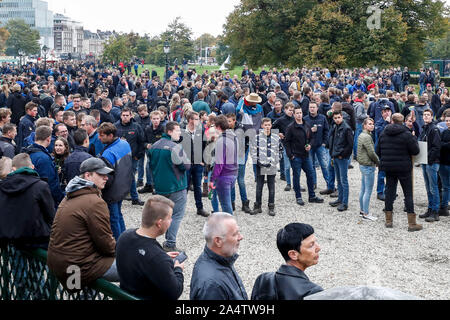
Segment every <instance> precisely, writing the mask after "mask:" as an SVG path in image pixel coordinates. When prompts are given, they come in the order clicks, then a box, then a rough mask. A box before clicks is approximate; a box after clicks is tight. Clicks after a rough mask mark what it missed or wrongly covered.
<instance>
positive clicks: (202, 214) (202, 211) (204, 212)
mask: <svg viewBox="0 0 450 320" xmlns="http://www.w3.org/2000/svg"><path fill="white" fill-rule="evenodd" d="M197 214H198V215H199V216H202V217H205V218H206V217H209V213H208V212H206V211H205V210H204V209H203V208H202V209H197Z"/></svg>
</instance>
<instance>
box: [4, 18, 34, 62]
mask: <svg viewBox="0 0 450 320" xmlns="http://www.w3.org/2000/svg"><path fill="white" fill-rule="evenodd" d="M5 28H6V30H7V31H8V32H9V34H10V36H9V38H8V40H6V47H7V49H6V52H7V54H9V55H13V56H17V55H18V54H19V51H23V52H24V53H25V54H27V55H32V54H38V53H39V51H40V45H39V39H40V38H41V36H40V34H39V31H37V30H34V29H32V28H31V27H30V26H29V25H28V24H26V23H25V21H24V20H22V19H13V20H9V21H8V23H7V24H6V25H5Z"/></svg>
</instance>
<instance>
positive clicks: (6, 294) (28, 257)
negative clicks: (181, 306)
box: [0, 244, 138, 300]
mask: <svg viewBox="0 0 450 320" xmlns="http://www.w3.org/2000/svg"><path fill="white" fill-rule="evenodd" d="M0 300H138V299H137V298H136V297H134V296H132V295H130V294H128V293H126V292H125V291H123V290H122V289H120V288H119V287H118V286H117V285H115V284H113V283H111V282H108V281H106V280H104V279H98V280H96V281H95V282H93V283H92V284H91V285H90V286H89V287H85V288H83V289H82V290H81V291H79V292H76V293H72V292H69V291H67V290H65V289H64V288H63V286H62V285H61V283H60V282H59V281H58V279H57V278H56V276H55V275H54V274H53V273H52V272H51V271H50V270H49V268H48V266H47V251H45V250H42V249H37V250H18V249H16V248H15V247H14V246H12V245H10V244H8V245H4V246H0Z"/></svg>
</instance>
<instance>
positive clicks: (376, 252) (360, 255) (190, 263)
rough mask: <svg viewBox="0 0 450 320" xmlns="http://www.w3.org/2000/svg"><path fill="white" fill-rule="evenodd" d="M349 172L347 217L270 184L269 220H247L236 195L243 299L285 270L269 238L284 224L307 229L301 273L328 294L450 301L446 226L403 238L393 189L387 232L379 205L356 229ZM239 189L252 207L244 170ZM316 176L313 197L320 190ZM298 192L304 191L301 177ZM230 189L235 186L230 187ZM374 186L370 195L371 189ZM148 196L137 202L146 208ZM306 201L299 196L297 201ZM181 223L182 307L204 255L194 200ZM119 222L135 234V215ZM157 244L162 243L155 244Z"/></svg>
mask: <svg viewBox="0 0 450 320" xmlns="http://www.w3.org/2000/svg"><path fill="white" fill-rule="evenodd" d="M353 165H354V166H355V168H354V169H351V170H349V184H350V202H349V210H348V211H346V212H344V213H340V212H338V211H337V210H336V209H335V208H332V207H330V206H329V205H328V202H329V201H332V199H330V198H329V197H328V196H320V197H324V199H325V203H324V204H309V203H306V205H305V206H304V207H300V206H298V205H297V204H296V203H295V195H294V192H293V191H290V192H285V191H283V189H284V187H285V182H284V181H280V180H279V179H278V178H277V183H276V201H275V203H276V213H277V214H276V216H275V217H270V216H268V215H267V204H264V205H263V213H262V214H259V215H256V216H250V215H248V214H245V213H244V212H242V211H241V210H240V209H241V208H240V207H241V202H240V199H239V192H237V196H238V199H239V200H237V201H236V207H237V208H236V209H237V212H235V216H236V217H237V220H238V225H239V227H240V229H241V233H242V235H243V237H244V239H243V240H242V241H241V245H240V249H239V255H240V257H239V259H238V260H237V262H236V264H235V267H236V269H237V271H238V273H239V274H240V276H241V278H242V280H243V282H244V285H245V288H246V290H247V293H248V295H249V296H250V295H251V291H252V288H253V284H254V281H255V279H256V277H257V276H258V275H259V274H261V273H263V272H267V271H275V270H276V269H278V267H279V266H280V265H281V264H282V263H283V262H284V261H283V259H282V257H281V255H280V253H279V252H278V250H277V247H276V233H277V231H278V230H279V229H280V228H282V227H284V226H285V225H286V224H288V223H291V222H302V223H308V224H311V225H312V226H313V227H314V229H315V235H316V237H317V238H318V241H319V244H320V246H321V252H320V261H319V263H318V264H317V265H316V266H314V267H311V268H310V269H308V270H307V271H306V273H307V275H308V276H309V278H310V279H311V281H313V282H315V283H317V284H319V285H321V286H322V287H323V288H324V289H330V288H334V287H338V286H345V285H350V286H354V285H374V286H382V287H388V288H393V289H397V290H400V291H403V292H405V293H409V294H412V295H415V296H417V297H420V298H424V299H450V276H449V273H448V272H449V266H450V241H449V238H450V237H449V236H450V218H448V217H444V218H442V217H441V221H440V222H435V223H426V222H425V221H423V220H422V219H418V220H421V221H420V222H419V223H421V224H422V225H423V226H424V230H422V231H419V232H412V233H410V232H408V231H407V227H408V224H407V218H406V213H404V212H403V194H402V192H401V188H400V185H399V186H398V195H399V198H398V200H397V201H396V202H395V204H394V228H393V229H386V228H385V227H384V221H385V220H384V213H383V211H382V209H383V208H384V203H383V202H381V201H379V200H377V199H376V192H375V190H374V193H373V195H372V199H371V206H370V209H371V213H372V214H373V215H376V216H378V217H379V220H377V221H374V222H371V221H362V220H361V218H360V217H359V200H358V199H359V190H360V185H361V183H360V177H361V174H360V171H359V166H358V164H357V163H356V162H354V163H353ZM248 169H250V170H247V176H246V185H247V193H248V196H249V199H250V200H251V203H252V206H253V201H254V200H255V195H256V191H255V188H256V184H255V183H254V180H253V179H252V176H253V172H252V170H251V167H250V164H248ZM414 171H415V178H414V179H415V180H414V181H415V186H414V187H415V189H414V204H415V208H416V213H423V212H424V211H425V210H426V204H427V197H426V191H425V186H424V184H423V176H422V170H421V169H420V168H415V169H414ZM317 173H318V188H317V191H319V190H323V189H325V187H326V185H325V182H324V180H323V178H322V176H321V172H320V169H318V170H317ZM301 183H302V186H306V178H305V175H304V173H302V177H301ZM236 187H237V186H236ZM375 188H376V186H375V187H374V189H375ZM267 197H268V191H267V187H265V189H264V195H263V203H264V202H265V203H267ZM147 198H148V195H145V196H144V197H142V199H143V200H146V199H147ZM306 198H307V195H306V194H304V195H303V200H305V199H306ZM203 203H204V205H205V209H206V210H208V211H209V210H211V204H210V202H209V200H208V199H207V198H203ZM186 208H187V209H186V215H185V217H184V219H183V221H182V224H181V227H180V230H179V233H178V238H177V246H178V247H180V248H182V249H184V250H185V251H186V253H187V255H188V256H189V259H188V260H187V261H186V263H185V272H184V274H185V282H184V292H183V295H182V296H181V299H183V300H186V299H189V290H190V281H191V274H192V269H193V267H194V263H195V261H196V259H197V258H198V256H199V255H200V253H201V252H202V250H203V247H204V244H205V241H204V239H203V237H202V233H201V231H202V228H203V224H204V222H205V219H206V218H203V217H200V216H198V215H197V214H196V208H195V202H194V195H193V193H192V192H190V193H189V194H188V204H187V207H186ZM122 211H123V213H124V219H125V223H126V226H127V228H138V227H139V225H140V221H141V208H140V207H136V206H131V205H130V202H126V201H124V205H123V210H122ZM159 240H160V241H161V243H162V239H159Z"/></svg>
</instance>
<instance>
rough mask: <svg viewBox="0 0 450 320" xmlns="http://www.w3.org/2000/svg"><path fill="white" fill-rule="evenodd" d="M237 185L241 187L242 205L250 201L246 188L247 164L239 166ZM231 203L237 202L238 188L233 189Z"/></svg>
mask: <svg viewBox="0 0 450 320" xmlns="http://www.w3.org/2000/svg"><path fill="white" fill-rule="evenodd" d="M237 183H238V186H239V195H240V197H241V201H242V203H244V202H246V201H247V200H248V198H247V189H246V188H245V164H240V165H239V171H238V177H237ZM231 201H232V202H235V201H236V186H235V185H234V186H233V188H232V189H231Z"/></svg>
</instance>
